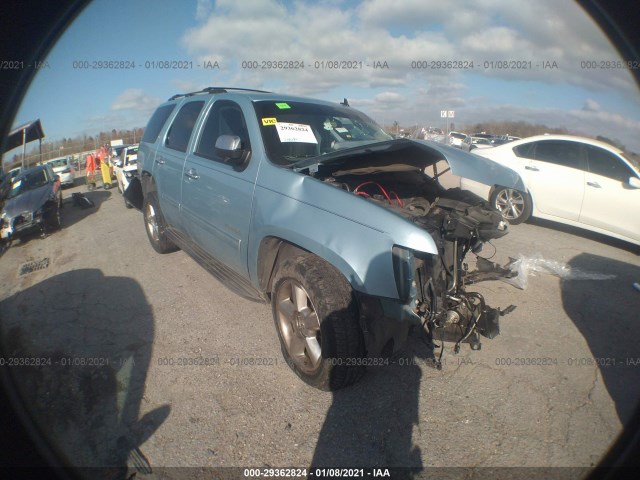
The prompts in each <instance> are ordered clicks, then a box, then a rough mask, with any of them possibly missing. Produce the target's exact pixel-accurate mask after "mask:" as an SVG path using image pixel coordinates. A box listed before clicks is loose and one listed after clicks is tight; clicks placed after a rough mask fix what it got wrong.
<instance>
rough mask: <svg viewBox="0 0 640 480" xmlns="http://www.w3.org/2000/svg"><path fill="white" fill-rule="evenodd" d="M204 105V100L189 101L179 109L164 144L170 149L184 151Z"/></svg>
mask: <svg viewBox="0 0 640 480" xmlns="http://www.w3.org/2000/svg"><path fill="white" fill-rule="evenodd" d="M203 106H204V102H201V101H199V102H189V103H187V104H185V105H183V107H182V108H181V109H180V111H179V112H178V114H177V115H176V118H175V119H174V120H173V123H172V124H171V127H169V131H168V132H167V138H166V140H165V141H164V145H165V147H167V148H170V149H172V150H177V151H179V152H186V151H187V146H188V145H189V138H191V132H193V127H195V125H196V120H198V115H200V111H201V110H202V107H203Z"/></svg>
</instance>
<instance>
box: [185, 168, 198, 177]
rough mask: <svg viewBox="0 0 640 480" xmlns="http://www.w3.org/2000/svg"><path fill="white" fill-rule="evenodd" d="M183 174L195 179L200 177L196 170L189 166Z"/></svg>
mask: <svg viewBox="0 0 640 480" xmlns="http://www.w3.org/2000/svg"><path fill="white" fill-rule="evenodd" d="M184 174H185V176H187V177H189V178H190V179H191V180H197V179H199V178H200V175H198V173H197V172H196V169H195V168H190V169H189V170H187V171H186V172H184Z"/></svg>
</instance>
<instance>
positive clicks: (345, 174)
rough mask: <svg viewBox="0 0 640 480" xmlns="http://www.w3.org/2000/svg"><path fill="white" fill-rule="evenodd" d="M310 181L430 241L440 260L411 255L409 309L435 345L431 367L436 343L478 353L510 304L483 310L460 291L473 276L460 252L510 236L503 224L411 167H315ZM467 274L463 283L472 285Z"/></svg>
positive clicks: (464, 194) (480, 301)
mask: <svg viewBox="0 0 640 480" xmlns="http://www.w3.org/2000/svg"><path fill="white" fill-rule="evenodd" d="M361 165H362V164H361ZM365 165H366V164H365ZM345 167H346V168H345ZM349 167H352V168H349ZM314 173H316V172H314ZM314 176H315V177H316V178H318V179H321V180H323V181H325V182H327V183H329V184H331V185H333V186H335V187H336V188H341V189H343V190H346V191H348V192H351V193H353V194H354V195H358V196H361V197H363V199H366V200H367V201H371V202H375V203H377V204H379V205H381V206H383V207H385V208H387V209H389V210H391V211H393V212H395V213H397V214H398V215H401V216H402V217H404V218H406V219H408V220H409V221H411V222H413V223H414V224H416V225H418V226H419V227H421V228H423V229H424V230H426V231H427V232H429V234H430V235H431V236H432V237H433V239H434V241H435V243H436V245H437V248H438V251H439V255H438V256H436V255H430V254H423V255H419V254H416V255H415V256H414V257H413V268H414V274H413V278H414V279H415V288H416V290H417V292H416V293H417V304H416V306H415V309H414V310H415V313H417V314H418V315H419V316H420V318H421V319H422V320H423V331H424V333H425V334H426V335H425V337H426V338H427V339H428V341H429V342H430V343H433V344H434V346H436V347H438V345H437V344H436V343H435V342H440V345H439V347H440V354H439V357H438V359H437V363H436V366H437V367H438V368H441V362H440V360H441V358H442V354H443V351H444V345H443V342H455V345H454V352H455V353H458V352H459V351H460V345H461V343H463V342H465V343H469V345H470V347H471V349H473V350H478V349H480V347H481V343H480V339H479V335H483V336H485V337H487V338H494V337H495V336H496V335H498V333H499V331H500V329H499V317H500V316H502V315H505V314H506V313H509V312H510V311H512V310H513V309H514V308H515V307H514V306H509V307H508V308H507V309H505V310H504V311H501V310H500V309H497V308H492V307H489V306H488V305H486V303H485V300H484V298H483V296H482V295H481V294H480V293H477V292H467V291H466V289H465V284H466V282H465V279H466V277H467V275H468V274H470V273H477V272H468V271H467V265H466V264H465V263H464V260H465V257H466V255H467V254H468V253H469V252H472V253H474V254H478V253H479V252H480V251H481V250H482V247H483V244H484V243H485V242H488V241H490V240H493V239H497V238H500V237H502V236H504V235H506V234H507V233H508V231H509V229H508V224H507V222H506V221H504V219H503V218H502V216H501V214H500V213H499V212H498V211H497V210H495V209H494V208H492V207H491V206H490V205H489V204H488V202H486V201H484V200H483V199H482V198H480V197H479V196H477V195H475V194H473V193H471V192H468V191H466V190H461V189H460V188H452V189H445V188H444V187H442V185H441V184H440V182H439V181H438V180H437V178H432V177H431V176H429V175H427V174H425V173H424V172H423V171H422V170H421V169H420V168H417V167H416V165H406V164H405V165H402V164H397V163H395V164H392V165H384V166H381V165H377V166H371V164H369V166H367V167H362V166H357V167H356V166H355V165H353V164H352V166H351V165H350V166H347V165H344V164H342V165H341V167H339V168H338V169H336V168H329V169H322V170H321V171H320V172H317V173H316V175H314ZM394 254H395V252H394ZM478 258H479V259H482V257H478ZM485 262H486V261H485ZM489 263H490V262H489ZM472 277H473V275H471V276H469V279H470V281H469V283H477V279H476V280H473V281H472V280H471V278H472ZM476 278H477V276H476Z"/></svg>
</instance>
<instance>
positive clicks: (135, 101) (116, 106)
mask: <svg viewBox="0 0 640 480" xmlns="http://www.w3.org/2000/svg"><path fill="white" fill-rule="evenodd" d="M158 103H160V100H159V99H158V98H155V97H152V96H150V95H147V94H146V93H144V91H143V90H140V89H139V88H129V89H127V90H125V91H124V92H122V93H121V94H120V95H118V96H117V97H116V98H115V100H114V101H113V103H112V104H111V110H138V111H144V112H149V111H150V110H152V109H154V108H155V107H156V106H158Z"/></svg>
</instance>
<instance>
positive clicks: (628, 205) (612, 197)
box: [580, 145, 640, 240]
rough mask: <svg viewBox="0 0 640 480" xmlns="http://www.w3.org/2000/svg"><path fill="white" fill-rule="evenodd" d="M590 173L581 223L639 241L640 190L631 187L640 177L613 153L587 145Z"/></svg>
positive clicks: (586, 184)
mask: <svg viewBox="0 0 640 480" xmlns="http://www.w3.org/2000/svg"><path fill="white" fill-rule="evenodd" d="M586 151H587V161H588V167H589V168H588V171H587V173H586V176H585V196H584V203H583V205H582V211H581V212H580V222H582V223H585V224H587V225H591V226H594V227H598V228H603V229H605V230H608V231H610V232H613V233H616V234H618V235H624V236H625V237H630V238H633V239H635V240H640V189H637V188H633V187H631V186H630V185H629V178H630V177H636V178H637V177H638V175H637V174H636V173H635V172H634V171H633V170H632V169H631V168H630V167H629V166H628V165H627V164H626V163H625V162H624V160H622V159H621V158H620V157H618V156H617V155H615V154H614V153H613V152H609V151H607V150H605V149H603V148H600V147H596V146H593V145H588V146H587V147H586Z"/></svg>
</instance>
